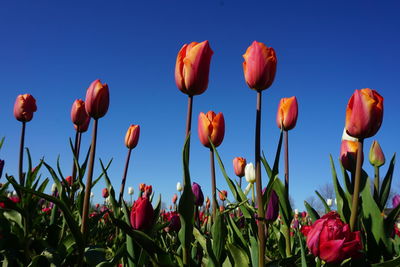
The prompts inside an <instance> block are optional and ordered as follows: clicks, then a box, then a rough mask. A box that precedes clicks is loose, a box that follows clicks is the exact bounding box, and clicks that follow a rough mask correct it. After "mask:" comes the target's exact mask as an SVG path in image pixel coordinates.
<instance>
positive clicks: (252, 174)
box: [244, 162, 256, 184]
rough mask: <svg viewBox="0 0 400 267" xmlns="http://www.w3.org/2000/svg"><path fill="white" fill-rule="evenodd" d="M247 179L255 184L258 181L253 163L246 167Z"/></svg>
mask: <svg viewBox="0 0 400 267" xmlns="http://www.w3.org/2000/svg"><path fill="white" fill-rule="evenodd" d="M244 173H245V177H246V181H247V182H248V183H251V184H254V183H255V181H256V170H255V169H254V165H253V163H251V162H250V163H248V164H247V165H246V167H245V169H244Z"/></svg>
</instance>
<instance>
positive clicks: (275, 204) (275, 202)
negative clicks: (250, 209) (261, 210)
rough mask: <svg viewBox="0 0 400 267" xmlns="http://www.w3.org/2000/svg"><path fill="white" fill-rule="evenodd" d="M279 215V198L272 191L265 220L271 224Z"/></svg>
mask: <svg viewBox="0 0 400 267" xmlns="http://www.w3.org/2000/svg"><path fill="white" fill-rule="evenodd" d="M278 215H279V198H278V195H277V194H276V193H275V191H274V190H272V191H271V194H270V197H269V202H268V207H267V211H266V213H265V219H266V220H267V221H268V222H273V221H275V220H276V219H277V218H278Z"/></svg>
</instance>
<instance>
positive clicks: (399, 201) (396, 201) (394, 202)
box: [392, 195, 400, 209]
mask: <svg viewBox="0 0 400 267" xmlns="http://www.w3.org/2000/svg"><path fill="white" fill-rule="evenodd" d="M399 204H400V195H395V196H394V197H393V198H392V205H393V208H394V209H395V208H396V207H397V206H398V205H399Z"/></svg>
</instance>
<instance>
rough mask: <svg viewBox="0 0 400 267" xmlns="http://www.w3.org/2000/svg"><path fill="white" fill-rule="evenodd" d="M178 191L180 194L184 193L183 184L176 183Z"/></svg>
mask: <svg viewBox="0 0 400 267" xmlns="http://www.w3.org/2000/svg"><path fill="white" fill-rule="evenodd" d="M176 190H177V191H179V192H182V190H183V187H182V184H181V183H180V182H177V183H176Z"/></svg>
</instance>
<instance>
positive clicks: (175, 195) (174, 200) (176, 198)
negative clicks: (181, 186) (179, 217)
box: [172, 194, 178, 204]
mask: <svg viewBox="0 0 400 267" xmlns="http://www.w3.org/2000/svg"><path fill="white" fill-rule="evenodd" d="M177 200H178V195H177V194H174V195H173V196H172V203H173V204H175V203H176V201H177Z"/></svg>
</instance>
